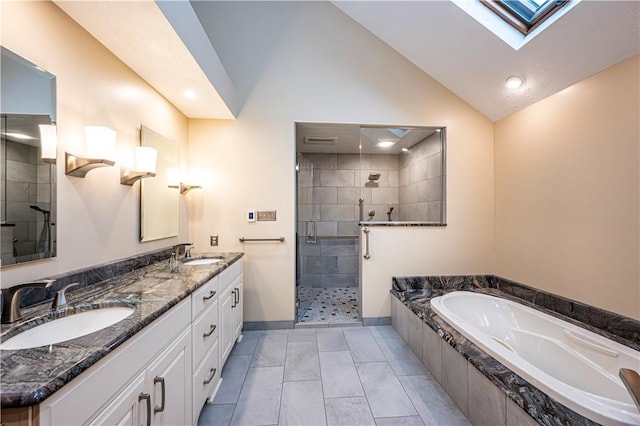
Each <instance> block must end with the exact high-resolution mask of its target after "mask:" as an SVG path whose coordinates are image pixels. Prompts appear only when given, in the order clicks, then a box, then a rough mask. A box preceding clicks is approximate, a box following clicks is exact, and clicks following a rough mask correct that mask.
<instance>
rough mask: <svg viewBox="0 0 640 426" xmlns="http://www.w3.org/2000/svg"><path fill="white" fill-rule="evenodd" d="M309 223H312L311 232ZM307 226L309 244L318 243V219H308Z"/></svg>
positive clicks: (306, 240)
mask: <svg viewBox="0 0 640 426" xmlns="http://www.w3.org/2000/svg"><path fill="white" fill-rule="evenodd" d="M309 225H311V232H309ZM305 226H306V227H307V229H306V230H305V231H307V236H306V238H305V242H306V243H308V244H316V243H317V242H318V238H317V235H316V221H315V220H308V221H307V223H306V225H305Z"/></svg>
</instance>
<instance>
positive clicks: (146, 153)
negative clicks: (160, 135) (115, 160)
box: [120, 146, 158, 186]
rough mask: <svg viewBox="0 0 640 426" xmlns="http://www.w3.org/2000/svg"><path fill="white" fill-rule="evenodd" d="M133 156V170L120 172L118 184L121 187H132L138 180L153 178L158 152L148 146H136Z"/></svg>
mask: <svg viewBox="0 0 640 426" xmlns="http://www.w3.org/2000/svg"><path fill="white" fill-rule="evenodd" d="M135 154H136V167H135V170H128V169H121V170H120V183H121V184H122V185H129V186H132V185H133V184H134V183H135V182H137V181H139V180H140V179H143V178H148V177H154V176H155V175H156V161H157V159H158V150H157V149H155V148H151V147H148V146H137V147H135Z"/></svg>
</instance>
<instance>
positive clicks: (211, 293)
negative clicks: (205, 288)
mask: <svg viewBox="0 0 640 426" xmlns="http://www.w3.org/2000/svg"><path fill="white" fill-rule="evenodd" d="M215 295H216V292H215V291H214V290H211V291H210V292H209V295H208V296H202V301H203V302H204V301H205V300H209V299H211V298H212V297H213V296H215Z"/></svg>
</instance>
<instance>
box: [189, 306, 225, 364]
mask: <svg viewBox="0 0 640 426" xmlns="http://www.w3.org/2000/svg"><path fill="white" fill-rule="evenodd" d="M214 327H215V328H214ZM219 328H220V325H219V324H218V298H217V297H215V298H213V299H212V302H211V306H208V307H206V308H205V310H204V312H202V314H201V315H200V316H199V317H198V319H197V320H196V321H195V322H194V323H193V326H192V328H191V329H192V331H193V333H192V337H191V338H192V341H193V368H194V370H195V369H196V368H197V367H198V365H200V360H201V359H202V356H203V355H204V354H205V353H206V352H207V351H208V350H209V349H210V348H211V346H212V345H213V344H214V342H216V341H217V340H218V334H219V332H220V331H219Z"/></svg>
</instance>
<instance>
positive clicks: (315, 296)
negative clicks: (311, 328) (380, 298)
mask: <svg viewBox="0 0 640 426" xmlns="http://www.w3.org/2000/svg"><path fill="white" fill-rule="evenodd" d="M298 292H299V293H301V292H306V293H302V294H299V297H300V299H301V300H310V299H311V298H312V300H313V301H312V302H311V304H310V306H309V307H308V308H307V309H306V310H305V312H304V313H303V314H299V322H301V323H327V322H328V323H349V322H358V321H360V314H359V308H358V287H336V288H304V287H300V288H299V289H298Z"/></svg>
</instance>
